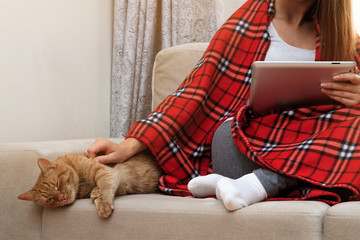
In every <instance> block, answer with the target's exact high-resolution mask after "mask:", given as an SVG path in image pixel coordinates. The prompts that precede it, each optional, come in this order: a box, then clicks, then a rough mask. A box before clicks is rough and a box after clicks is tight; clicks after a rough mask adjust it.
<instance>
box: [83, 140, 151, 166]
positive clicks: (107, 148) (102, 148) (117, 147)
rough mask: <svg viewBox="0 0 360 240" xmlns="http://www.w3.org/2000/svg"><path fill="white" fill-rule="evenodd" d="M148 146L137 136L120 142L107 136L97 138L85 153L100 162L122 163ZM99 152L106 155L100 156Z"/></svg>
mask: <svg viewBox="0 0 360 240" xmlns="http://www.w3.org/2000/svg"><path fill="white" fill-rule="evenodd" d="M146 148H147V146H146V145H145V144H144V143H143V142H141V141H139V140H137V139H136V138H128V139H126V140H124V141H122V142H120V143H114V142H112V141H109V140H107V139H105V138H97V139H96V140H95V142H94V143H93V144H91V145H90V146H89V147H88V148H87V149H86V151H85V154H86V155H87V156H88V157H91V158H94V159H95V160H96V161H98V162H100V163H104V164H106V163H121V162H124V161H126V160H128V159H129V158H131V157H132V156H134V155H135V154H137V153H139V152H141V151H143V150H145V149H146ZM99 153H101V154H104V155H100V156H98V154H99Z"/></svg>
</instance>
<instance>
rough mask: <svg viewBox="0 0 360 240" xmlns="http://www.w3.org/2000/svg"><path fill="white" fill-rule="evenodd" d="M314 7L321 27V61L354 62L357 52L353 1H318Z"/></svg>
mask: <svg viewBox="0 0 360 240" xmlns="http://www.w3.org/2000/svg"><path fill="white" fill-rule="evenodd" d="M314 7H315V9H314V10H315V16H316V17H317V19H318V21H319V25H320V43H321V45H320V59H321V60H324V61H326V60H328V61H331V60H332V61H352V60H353V59H354V56H355V51H356V31H355V27H354V19H353V12H352V0H317V1H316V2H315V4H314Z"/></svg>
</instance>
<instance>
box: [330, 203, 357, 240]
mask: <svg viewBox="0 0 360 240" xmlns="http://www.w3.org/2000/svg"><path fill="white" fill-rule="evenodd" d="M338 239H353V240H357V239H360V202H358V201H357V202H346V203H340V204H337V205H335V206H333V207H331V208H330V209H329V210H328V211H327V212H326V215H325V220H324V240H338Z"/></svg>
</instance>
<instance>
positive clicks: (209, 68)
mask: <svg viewBox="0 0 360 240" xmlns="http://www.w3.org/2000/svg"><path fill="white" fill-rule="evenodd" d="M273 14H274V0H268V1H266V0H250V1H248V2H246V3H245V5H243V7H241V8H240V9H239V10H238V11H237V12H236V13H235V14H234V15H233V16H232V17H230V18H229V20H228V21H227V22H226V23H225V24H224V25H223V26H222V27H221V29H220V30H219V31H218V32H217V33H216V34H215V36H214V38H213V40H212V41H211V42H210V45H209V47H208V49H207V51H206V52H205V53H204V55H203V57H202V58H201V60H200V61H199V63H198V64H197V66H196V67H195V69H194V70H193V71H192V72H191V73H190V75H189V76H188V77H187V78H186V79H185V80H184V82H183V83H182V84H181V86H180V87H179V88H178V89H177V90H176V91H175V92H174V93H173V94H172V95H170V96H168V97H167V98H166V99H165V100H164V101H163V102H162V103H161V104H160V105H159V106H158V107H157V108H156V109H155V110H154V111H153V112H152V113H151V114H150V115H149V117H148V118H147V119H145V120H139V121H137V122H136V123H135V124H134V125H133V127H132V129H131V130H130V131H129V133H128V135H127V137H135V138H137V139H139V140H141V141H143V142H144V143H146V144H147V145H148V147H149V148H150V149H151V151H152V153H153V154H154V156H155V157H156V159H157V161H158V163H159V164H160V166H161V167H162V168H163V170H164V172H165V175H164V176H162V177H161V179H160V183H159V187H160V189H161V190H162V191H163V192H165V193H168V194H172V195H181V196H185V195H190V192H189V191H188V190H187V186H186V184H187V182H188V181H189V180H190V179H191V178H193V177H196V176H198V175H206V174H209V173H211V172H212V170H211V156H210V146H211V140H212V135H213V133H214V131H215V129H216V128H217V126H218V125H220V124H221V123H222V122H223V121H224V120H225V119H227V118H229V117H231V116H235V118H234V120H233V126H232V127H233V137H234V140H235V143H236V144H237V146H238V148H239V149H240V151H242V152H243V153H245V154H246V155H247V156H248V157H249V158H250V159H252V160H253V161H255V162H257V163H259V164H260V165H261V166H263V167H266V168H269V169H272V170H274V171H277V172H280V173H282V174H285V175H289V176H293V177H296V178H298V179H301V180H304V181H306V182H309V183H311V184H313V185H314V186H319V187H318V188H312V189H307V190H306V191H302V192H298V194H294V193H293V194H292V195H291V196H290V197H292V198H297V199H310V198H316V199H320V200H324V201H330V202H331V203H335V202H339V201H340V198H339V196H338V195H337V194H335V193H333V191H326V190H325V189H327V188H334V187H336V189H338V188H343V189H349V190H350V191H351V195H352V197H353V198H354V199H358V198H359V190H360V174H359V172H360V146H359V144H358V143H359V140H360V131H359V128H360V118H359V117H358V116H359V115H360V106H356V107H353V108H342V107H340V106H320V107H319V106H318V107H310V108H301V109H295V110H293V111H287V112H283V113H279V114H271V115H268V116H265V117H261V118H253V117H252V114H251V109H249V107H248V106H246V105H245V102H246V100H247V98H248V95H249V87H250V81H251V66H252V63H253V62H254V61H256V60H264V58H265V55H266V52H267V49H268V46H269V44H270V39H269V34H268V32H267V27H268V25H269V24H270V22H271V19H272V17H273ZM317 29H318V28H317ZM317 33H318V34H317V38H316V39H317V51H316V56H317V59H318V56H319V37H318V36H319V29H318V32H317ZM359 59H360V57H359V53H358V54H357V55H356V56H355V60H356V61H357V63H358V65H360V64H359Z"/></svg>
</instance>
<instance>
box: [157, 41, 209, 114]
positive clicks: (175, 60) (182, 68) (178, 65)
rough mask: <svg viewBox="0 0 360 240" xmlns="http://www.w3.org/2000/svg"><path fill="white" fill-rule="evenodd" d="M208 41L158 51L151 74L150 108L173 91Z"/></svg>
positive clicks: (200, 54)
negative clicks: (151, 96)
mask: <svg viewBox="0 0 360 240" xmlns="http://www.w3.org/2000/svg"><path fill="white" fill-rule="evenodd" d="M208 45H209V43H188V44H183V45H179V46H175V47H171V48H167V49H164V50H162V51H160V52H159V53H158V54H157V55H156V58H155V62H154V67H153V76H152V78H153V79H152V94H153V98H152V109H154V108H155V107H156V106H157V105H159V103H160V102H161V101H162V100H164V99H165V98H166V97H167V96H168V95H169V94H171V93H173V92H174V91H175V90H176V89H177V88H178V87H179V85H180V83H181V82H182V81H183V80H184V79H185V78H186V77H187V75H188V74H189V73H190V72H191V71H192V70H193V69H194V67H195V66H196V64H197V63H198V61H199V60H200V58H201V56H202V55H203V53H204V52H205V50H206V48H207V46H208Z"/></svg>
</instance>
